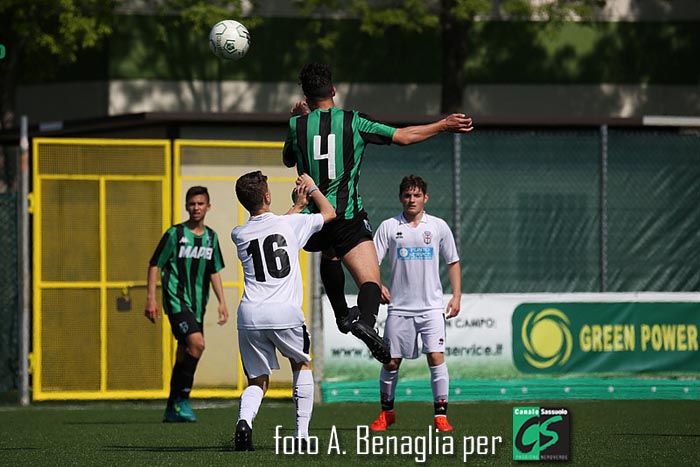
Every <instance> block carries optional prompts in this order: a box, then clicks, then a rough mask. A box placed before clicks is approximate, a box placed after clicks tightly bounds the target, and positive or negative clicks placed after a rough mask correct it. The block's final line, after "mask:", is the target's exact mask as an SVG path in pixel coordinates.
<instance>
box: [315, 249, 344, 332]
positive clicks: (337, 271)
mask: <svg viewBox="0 0 700 467" xmlns="http://www.w3.org/2000/svg"><path fill="white" fill-rule="evenodd" d="M321 281H322V282H323V288H324V289H325V290H326V295H327V296H328V301H329V302H331V307H333V313H334V314H335V319H336V320H339V319H343V318H345V317H346V316H347V315H348V302H346V301H345V272H344V271H343V265H342V263H341V262H340V261H339V260H331V259H326V258H321Z"/></svg>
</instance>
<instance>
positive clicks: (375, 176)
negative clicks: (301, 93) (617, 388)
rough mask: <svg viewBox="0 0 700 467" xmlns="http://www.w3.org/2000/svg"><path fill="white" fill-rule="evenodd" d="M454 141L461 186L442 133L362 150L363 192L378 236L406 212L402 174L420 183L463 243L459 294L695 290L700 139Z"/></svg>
mask: <svg viewBox="0 0 700 467" xmlns="http://www.w3.org/2000/svg"><path fill="white" fill-rule="evenodd" d="M457 138H458V141H459V143H458V145H457V148H458V149H457V151H458V156H457V158H456V160H457V164H459V165H458V170H459V172H458V173H459V177H458V179H457V183H455V177H454V174H455V172H454V167H455V162H454V161H455V157H454V156H455V145H454V136H453V135H441V136H439V137H437V138H434V139H432V140H429V141H427V142H424V143H421V144H418V145H415V146H409V147H395V146H391V147H389V148H385V147H369V148H368V150H367V155H366V159H365V162H364V166H363V173H362V182H361V187H360V190H361V193H362V196H363V201H364V204H365V208H366V209H367V211H368V213H369V216H370V220H371V221H372V224H373V226H374V227H375V228H376V226H378V225H379V223H380V222H381V221H382V220H383V219H386V218H388V217H391V216H394V215H396V214H398V213H399V212H401V205H400V203H399V200H398V186H399V183H400V181H401V178H402V177H403V176H405V175H408V174H415V175H420V176H421V177H423V178H424V179H425V180H426V181H427V182H428V187H429V192H430V200H429V202H428V204H427V206H426V210H427V211H428V212H430V213H431V214H434V215H437V216H439V217H442V218H444V219H445V220H446V221H447V222H448V223H449V224H450V225H451V227H452V228H453V230H454V231H455V236H456V237H457V238H458V239H459V248H460V254H461V259H462V261H461V263H462V292H464V293H529V292H598V291H610V292H630V291H666V292H679V291H699V290H700V210H699V209H698V208H697V203H698V200H699V199H700V184H698V183H697V180H699V179H700V137H699V136H698V133H693V132H687V133H681V132H678V131H663V130H648V129H644V130H627V129H615V130H611V131H609V132H608V129H607V127H601V128H600V129H596V128H593V129H590V128H588V129H585V128H583V129H551V130H547V129H495V128H494V129H490V128H486V129H483V128H482V129H479V130H478V131H475V132H473V133H471V134H469V135H461V136H458V137H457ZM455 206H457V211H456V210H455ZM456 219H457V221H458V222H459V225H456V224H455V222H456ZM384 269H386V268H383V273H384V276H383V278H384V279H387V276H386V273H387V271H386V270H384ZM446 281H447V276H446V269H445V268H444V267H443V283H444V284H447V283H448V282H446ZM348 283H352V281H351V280H348Z"/></svg>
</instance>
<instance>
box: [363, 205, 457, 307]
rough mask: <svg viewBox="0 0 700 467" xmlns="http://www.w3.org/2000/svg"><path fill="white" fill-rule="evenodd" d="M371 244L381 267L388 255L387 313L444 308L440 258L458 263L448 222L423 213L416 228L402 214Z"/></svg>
mask: <svg viewBox="0 0 700 467" xmlns="http://www.w3.org/2000/svg"><path fill="white" fill-rule="evenodd" d="M374 245H375V246H376V247H377V256H378V257H379V263H380V264H381V262H382V259H383V258H384V257H385V256H386V255H388V256H389V263H390V266H391V287H390V292H391V303H390V304H389V313H391V314H396V315H415V314H417V313H421V312H426V311H429V310H442V309H443V300H442V295H443V294H442V284H441V283H440V258H439V256H442V257H443V258H444V260H445V262H446V263H447V264H452V263H456V262H457V261H459V255H458V253H457V246H456V245H455V240H454V236H453V235H452V231H451V230H450V227H449V226H448V225H447V222H445V221H444V220H442V219H440V218H439V217H435V216H431V215H429V214H428V213H426V212H424V213H423V217H422V218H421V220H420V223H419V224H418V226H417V227H413V226H412V225H411V224H410V223H409V222H408V221H407V220H406V219H405V218H404V216H403V213H401V214H399V215H398V216H396V217H392V218H391V219H387V220H385V221H384V222H382V223H381V224H380V225H379V228H378V229H377V233H376V234H375V236H374Z"/></svg>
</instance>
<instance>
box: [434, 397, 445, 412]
mask: <svg viewBox="0 0 700 467" xmlns="http://www.w3.org/2000/svg"><path fill="white" fill-rule="evenodd" d="M433 405H434V407H435V415H447V401H446V400H444V399H441V400H440V402H434V403H433Z"/></svg>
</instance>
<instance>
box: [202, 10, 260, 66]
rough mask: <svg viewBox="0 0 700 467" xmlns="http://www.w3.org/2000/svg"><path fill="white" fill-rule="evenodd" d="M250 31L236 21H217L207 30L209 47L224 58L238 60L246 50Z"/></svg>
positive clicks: (248, 45) (248, 44)
mask: <svg viewBox="0 0 700 467" xmlns="http://www.w3.org/2000/svg"><path fill="white" fill-rule="evenodd" d="M249 47H250V33H249V32H248V30H247V29H246V27H245V26H243V25H242V24H241V23H239V22H238V21H234V20H232V19H226V20H223V21H219V22H218V23H216V24H215V25H214V27H213V28H211V31H210V32H209V48H210V49H211V51H212V52H213V53H214V55H216V56H217V57H219V58H223V59H224V60H239V59H241V58H243V56H244V55H245V54H246V52H248V48H249Z"/></svg>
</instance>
